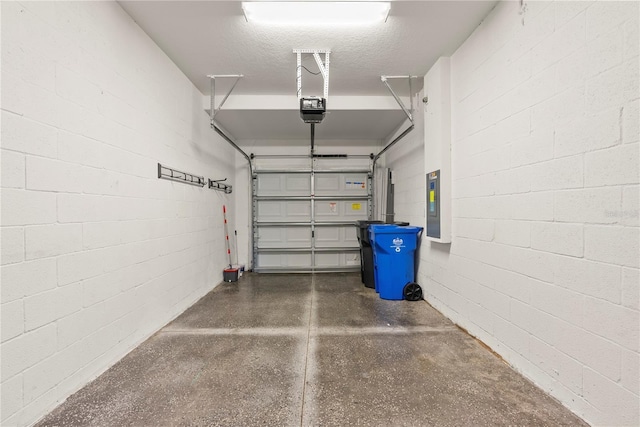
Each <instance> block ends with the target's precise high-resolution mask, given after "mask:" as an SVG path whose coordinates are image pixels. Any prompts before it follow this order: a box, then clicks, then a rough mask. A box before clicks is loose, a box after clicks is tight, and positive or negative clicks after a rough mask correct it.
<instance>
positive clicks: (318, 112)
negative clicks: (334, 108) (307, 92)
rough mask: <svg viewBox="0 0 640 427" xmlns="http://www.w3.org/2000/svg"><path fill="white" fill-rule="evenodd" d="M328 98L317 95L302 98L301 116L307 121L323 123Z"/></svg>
mask: <svg viewBox="0 0 640 427" xmlns="http://www.w3.org/2000/svg"><path fill="white" fill-rule="evenodd" d="M326 104H327V100H326V99H324V98H318V97H317V96H307V97H303V98H300V118H301V119H302V121H303V122H305V123H321V122H322V119H324V115H325V112H326Z"/></svg>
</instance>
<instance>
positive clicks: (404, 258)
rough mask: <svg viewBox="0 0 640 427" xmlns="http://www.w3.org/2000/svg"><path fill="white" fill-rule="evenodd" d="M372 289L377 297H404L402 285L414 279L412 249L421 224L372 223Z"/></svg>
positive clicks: (415, 246) (416, 246)
mask: <svg viewBox="0 0 640 427" xmlns="http://www.w3.org/2000/svg"><path fill="white" fill-rule="evenodd" d="M369 230H370V231H369V233H370V238H371V243H372V247H373V260H374V261H373V264H374V276H375V289H376V292H378V293H379V294H380V298H382V299H387V300H401V299H404V295H403V290H404V287H405V285H407V284H409V283H413V282H414V281H415V253H416V249H417V248H418V239H419V236H420V234H421V233H422V227H414V226H397V225H392V224H372V225H370V226H369Z"/></svg>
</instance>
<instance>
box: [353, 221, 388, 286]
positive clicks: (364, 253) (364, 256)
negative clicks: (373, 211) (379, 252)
mask: <svg viewBox="0 0 640 427" xmlns="http://www.w3.org/2000/svg"><path fill="white" fill-rule="evenodd" d="M369 224H382V221H368V220H360V221H356V232H357V234H358V243H359V244H360V277H361V280H362V283H364V285H365V286H366V287H367V288H372V289H375V287H376V282H375V277H374V270H373V248H372V247H371V240H370V239H369Z"/></svg>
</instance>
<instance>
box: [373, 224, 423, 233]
mask: <svg viewBox="0 0 640 427" xmlns="http://www.w3.org/2000/svg"><path fill="white" fill-rule="evenodd" d="M421 231H422V227H416V226H412V225H409V226H399V225H394V224H373V225H371V232H372V233H373V234H418V233H419V232H421Z"/></svg>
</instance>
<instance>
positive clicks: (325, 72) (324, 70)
mask: <svg viewBox="0 0 640 427" xmlns="http://www.w3.org/2000/svg"><path fill="white" fill-rule="evenodd" d="M293 53H295V54H296V58H297V61H296V62H297V64H296V65H297V68H296V82H297V85H298V88H297V92H296V94H297V95H298V99H300V98H302V55H303V54H310V55H313V58H314V59H315V60H316V64H318V69H320V73H321V74H322V79H323V80H324V95H323V98H324V99H328V98H329V55H330V54H331V50H329V49H293ZM320 54H324V62H323V61H322V58H321V57H320Z"/></svg>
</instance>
